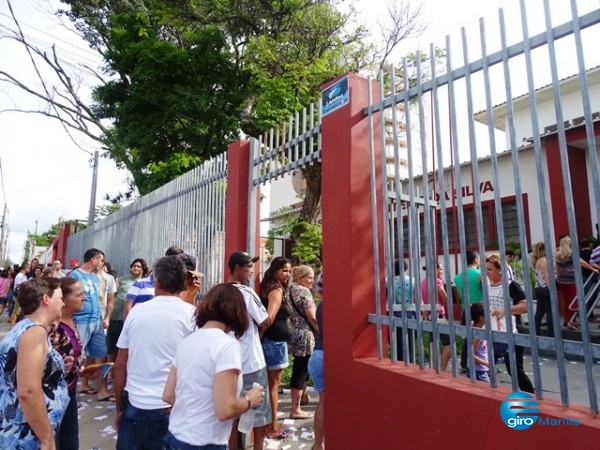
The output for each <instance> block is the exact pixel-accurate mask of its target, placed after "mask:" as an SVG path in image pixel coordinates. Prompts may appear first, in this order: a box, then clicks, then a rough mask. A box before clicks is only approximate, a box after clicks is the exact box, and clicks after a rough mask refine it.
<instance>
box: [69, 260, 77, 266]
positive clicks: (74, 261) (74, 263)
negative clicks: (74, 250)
mask: <svg viewBox="0 0 600 450" xmlns="http://www.w3.org/2000/svg"><path fill="white" fill-rule="evenodd" d="M69 265H70V266H78V265H79V261H77V260H76V259H75V258H73V259H72V260H71V261H69Z"/></svg>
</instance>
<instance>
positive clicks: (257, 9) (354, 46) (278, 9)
mask: <svg viewBox="0 0 600 450" xmlns="http://www.w3.org/2000/svg"><path fill="white" fill-rule="evenodd" d="M63 2H64V3H67V4H69V5H70V6H71V9H70V11H69V12H65V13H64V14H66V15H67V16H68V17H69V19H70V20H71V21H73V22H74V23H75V24H76V27H77V29H78V30H79V32H80V33H81V34H82V35H83V36H84V38H85V39H86V40H88V42H89V43H90V46H91V47H92V48H94V49H97V50H98V51H100V52H101V53H102V55H103V57H104V72H105V75H106V76H107V77H108V78H109V79H108V80H107V81H106V82H105V83H103V84H101V85H99V86H97V87H96V88H95V89H94V101H95V105H94V107H93V111H94V113H95V114H96V115H97V116H98V117H99V118H100V119H101V120H103V122H104V123H109V122H110V123H112V127H111V128H108V129H107V131H106V132H105V135H104V136H103V137H102V140H103V143H104V145H105V147H106V148H107V149H108V152H109V154H110V157H111V158H112V159H114V160H115V162H116V163H117V165H118V166H119V167H125V168H127V169H128V170H129V171H130V172H131V173H132V175H133V180H134V183H135V185H136V186H137V188H138V190H139V192H140V194H142V195H144V194H146V193H148V192H150V191H151V190H153V189H156V188H157V187H158V186H161V185H163V184H164V183H166V182H168V181H170V180H172V179H174V178H176V177H177V176H179V175H181V174H182V173H184V172H186V171H188V170H190V169H191V168H193V167H194V166H196V165H198V164H199V163H201V162H202V161H203V160H205V159H206V158H209V157H210V156H213V155H215V154H219V153H222V152H223V151H225V150H226V146H227V145H228V143H229V142H231V141H232V140H235V139H236V138H237V137H238V136H239V134H240V131H243V132H244V133H246V134H247V135H250V136H257V135H260V134H262V133H263V132H264V131H266V130H268V129H270V128H271V127H274V126H277V125H278V124H280V123H282V122H285V121H286V120H287V118H288V117H289V116H290V115H291V114H292V113H293V112H294V111H297V110H298V109H300V108H302V107H303V106H306V105H307V104H308V103H309V102H310V101H313V100H316V98H317V97H318V95H319V91H320V86H321V85H322V84H323V83H324V82H326V81H327V80H329V79H331V78H333V77H335V76H337V75H339V74H341V73H343V72H345V71H349V70H350V71H356V70H358V69H359V68H361V67H363V66H364V64H366V58H367V55H368V54H369V53H370V52H371V51H372V50H373V48H372V47H370V46H369V45H368V44H366V42H367V37H368V36H367V33H366V30H364V29H363V28H361V27H357V26H353V25H352V18H353V13H349V14H342V13H340V12H339V11H338V10H337V9H336V6H337V4H338V2H337V1H315V0H276V1H268V2H267V1H262V0H236V1H230V0H214V1H210V2H205V1H198V0H192V1H185V2H184V1H179V0H130V1H127V2H122V1H117V0H103V1H99V0H94V1H89V0H63ZM117 197H119V196H117Z"/></svg>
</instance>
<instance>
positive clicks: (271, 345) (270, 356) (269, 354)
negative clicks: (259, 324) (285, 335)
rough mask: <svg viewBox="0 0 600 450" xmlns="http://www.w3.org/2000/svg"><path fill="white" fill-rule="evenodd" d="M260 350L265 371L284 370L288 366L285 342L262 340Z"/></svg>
mask: <svg viewBox="0 0 600 450" xmlns="http://www.w3.org/2000/svg"><path fill="white" fill-rule="evenodd" d="M262 348H263V353H264V354H265V362H266V363H267V370H278V369H285V368H286V367H287V366H289V365H290V363H289V360H288V347H287V342H284V341H281V342H280V341H272V340H271V339H267V338H263V341H262Z"/></svg>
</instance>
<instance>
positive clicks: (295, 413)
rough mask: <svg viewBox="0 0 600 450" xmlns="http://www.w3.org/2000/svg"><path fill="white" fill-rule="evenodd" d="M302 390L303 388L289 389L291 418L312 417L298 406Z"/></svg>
mask: <svg viewBox="0 0 600 450" xmlns="http://www.w3.org/2000/svg"><path fill="white" fill-rule="evenodd" d="M302 391H303V389H294V388H292V389H291V393H292V409H291V410H290V418H292V419H309V418H311V417H312V414H311V413H309V412H307V411H303V410H302V408H300V401H301V399H302Z"/></svg>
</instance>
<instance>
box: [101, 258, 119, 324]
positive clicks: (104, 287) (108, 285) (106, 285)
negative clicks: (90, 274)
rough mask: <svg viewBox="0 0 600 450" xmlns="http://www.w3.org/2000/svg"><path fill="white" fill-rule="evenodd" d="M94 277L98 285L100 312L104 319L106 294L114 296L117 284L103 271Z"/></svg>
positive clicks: (113, 278)
mask: <svg viewBox="0 0 600 450" xmlns="http://www.w3.org/2000/svg"><path fill="white" fill-rule="evenodd" d="M96 275H97V276H98V281H99V283H100V309H101V310H102V317H105V316H106V302H107V299H108V294H115V293H116V292H117V282H116V281H115V277H113V276H112V275H110V274H108V273H106V272H105V271H104V270H100V271H99V272H96Z"/></svg>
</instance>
